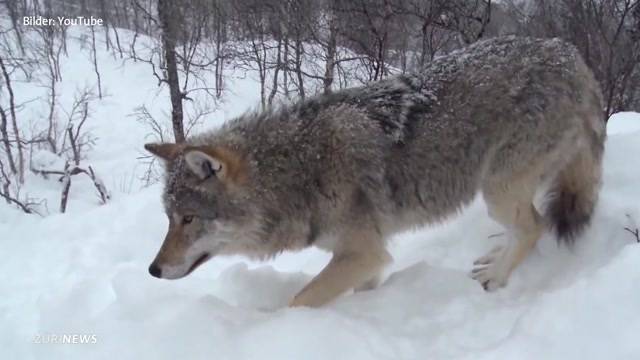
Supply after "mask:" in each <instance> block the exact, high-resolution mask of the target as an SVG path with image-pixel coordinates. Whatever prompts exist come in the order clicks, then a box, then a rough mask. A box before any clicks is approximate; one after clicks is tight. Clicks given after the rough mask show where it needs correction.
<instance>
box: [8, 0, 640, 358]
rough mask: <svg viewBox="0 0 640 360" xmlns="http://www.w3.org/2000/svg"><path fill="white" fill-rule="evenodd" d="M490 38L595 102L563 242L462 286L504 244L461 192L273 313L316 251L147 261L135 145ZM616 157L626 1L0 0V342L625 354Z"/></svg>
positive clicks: (621, 185) (625, 154) (172, 348)
mask: <svg viewBox="0 0 640 360" xmlns="http://www.w3.org/2000/svg"><path fill="white" fill-rule="evenodd" d="M34 16H35V17H37V16H42V17H47V18H49V17H54V18H55V17H57V16H64V17H66V18H76V17H77V16H83V17H85V18H86V19H89V18H91V17H92V18H93V19H100V20H102V24H101V25H95V26H84V25H77V26H60V25H57V24H56V25H54V26H38V25H25V23H24V18H25V17H34ZM508 34H515V35H526V36H535V37H561V38H563V39H565V40H567V41H569V42H571V43H573V44H575V45H576V46H577V48H578V49H579V50H580V52H581V53H582V55H583V57H584V58H585V60H586V62H587V64H588V65H589V66H590V67H591V69H592V70H593V71H594V73H595V75H596V78H597V79H598V81H599V82H600V84H601V86H602V89H603V92H604V95H605V100H606V106H605V108H603V109H602V111H603V119H608V120H607V121H608V123H607V134H608V139H607V143H606V147H605V155H604V162H603V163H604V176H603V188H602V191H601V193H600V198H599V202H598V206H597V207H596V211H595V214H594V218H593V221H592V225H591V226H590V228H589V229H588V230H587V231H586V232H585V234H584V236H582V237H581V238H580V239H578V241H577V242H576V244H575V246H574V247H573V248H567V247H563V246H558V245H557V243H556V241H555V239H554V238H553V237H552V236H549V235H545V236H544V237H543V238H542V239H540V241H538V245H537V247H536V249H535V251H534V252H533V253H532V254H531V255H530V256H529V257H528V258H527V259H526V260H525V261H524V263H523V264H522V265H521V266H520V267H519V268H518V269H517V270H516V271H515V272H514V273H513V275H512V277H511V279H510V282H509V285H508V286H507V287H505V288H504V289H501V290H499V291H497V292H495V293H486V292H484V290H483V289H482V288H481V286H480V285H479V284H478V283H477V282H475V281H474V280H472V279H470V278H469V276H468V272H469V271H470V270H471V265H472V263H473V260H474V259H476V258H477V257H478V256H480V255H482V254H485V253H486V252H487V251H488V250H489V249H491V248H493V247H494V246H495V245H497V244H500V243H501V242H503V241H504V240H505V237H504V236H503V235H504V234H502V233H501V232H502V229H501V228H500V226H499V225H497V224H496V223H494V222H493V221H491V220H490V218H489V217H488V216H487V214H486V207H485V204H484V203H483V200H482V198H481V197H479V198H478V199H476V200H475V201H474V202H473V203H472V204H471V205H470V206H469V207H468V208H467V209H466V210H465V211H464V212H463V213H462V214H460V216H456V217H453V218H451V219H449V220H447V221H446V222H444V223H442V224H438V225H434V226H432V227H427V228H425V229H419V230H417V231H415V232H408V233H404V234H399V235H398V236H396V237H394V239H392V241H391V243H390V252H391V254H392V256H393V258H394V263H393V264H392V265H391V266H390V267H389V269H388V270H387V272H386V273H385V279H384V281H383V282H382V284H381V286H380V287H379V288H377V289H375V290H372V291H364V292H359V293H354V294H346V295H345V296H343V297H341V298H339V299H337V300H336V301H335V302H334V303H332V304H329V305H327V306H325V307H323V308H320V309H304V308H296V309H288V308H286V304H287V303H288V301H289V300H290V299H291V297H292V296H293V295H294V294H295V293H297V292H298V291H299V290H300V289H301V288H302V287H303V286H304V285H305V284H306V283H307V282H309V280H310V279H311V278H312V277H313V276H314V275H315V274H317V273H318V272H319V270H320V269H321V268H322V267H323V266H324V265H325V264H326V263H327V261H328V259H329V255H328V254H326V253H324V252H322V251H319V250H316V249H307V250H304V251H302V252H300V253H296V254H289V253H285V254H282V255H280V256H278V257H277V258H276V259H273V260H270V261H267V262H262V263H257V262H252V261H249V260H247V259H244V258H240V257H228V258H215V259H212V260H211V261H209V262H207V264H205V265H203V266H202V267H200V268H198V269H197V271H195V272H194V273H193V274H191V275H189V276H188V277H187V278H185V279H181V280H179V281H164V280H158V279H155V278H152V277H151V276H150V275H149V274H148V272H147V268H148V266H149V263H150V262H151V260H152V259H153V257H154V256H155V254H156V252H157V250H158V248H159V246H160V243H161V241H162V239H163V237H164V235H165V232H166V228H167V219H166V215H165V214H164V210H163V206H162V201H161V192H162V182H161V181H160V180H161V178H162V171H163V169H162V166H161V164H158V162H157V161H155V160H154V159H153V157H151V156H149V154H148V153H147V152H145V151H144V149H143V144H144V143H146V142H155V141H182V140H184V138H185V137H188V136H189V135H191V134H195V133H198V132H200V131H203V130H205V129H209V128H215V127H216V126H220V125H221V124H222V123H223V122H224V121H227V120H229V119H232V118H234V117H236V116H238V115H240V114H242V113H244V112H245V111H248V110H251V109H261V108H267V107H269V106H274V105H277V104H281V103H285V104H286V103H290V102H293V101H296V100H298V99H302V98H307V97H310V96H313V95H315V94H319V93H326V92H331V91H336V90H338V89H341V88H345V87H351V86H357V85H361V84H364V83H367V82H370V81H376V80H379V79H383V78H385V77H388V76H392V75H394V74H399V73H405V72H419V71H420V69H421V68H422V67H423V66H424V65H425V64H427V63H429V62H430V61H432V60H433V59H434V58H436V57H438V56H441V55H443V54H447V53H449V52H451V51H454V50H455V49H459V48H461V47H464V46H466V45H468V44H470V43H473V42H475V41H479V40H482V39H485V38H490V37H494V36H502V35H508ZM505 76H509V74H505ZM487 101H488V102H491V101H492V99H487ZM638 158H640V5H639V1H638V0H501V1H495V0H494V1H491V0H193V1H188V0H175V1H172V0H0V358H3V359H5V358H6V359H40V358H46V359H86V358H91V359H113V358H118V359H136V360H139V359H145V358H153V359H175V358H186V359H201V358H202V359H205V358H207V359H208V358H212V357H215V358H216V359H233V360H236V359H256V358H258V359H323V360H324V359H349V360H356V359H425V358H427V359H474V360H477V359H524V360H526V359H562V360H567V359H580V360H582V359H630V360H631V359H634V360H635V359H638V358H640V342H639V341H638V334H639V333H640V305H639V304H640V295H639V294H640V266H638V264H640V235H639V230H638V229H639V228H640V187H639V186H638V184H639V183H640V182H639V179H640V167H638V165H637V159H638ZM73 335H76V336H77V337H76V338H75V339H76V340H73V341H76V342H69V341H66V342H65V341H63V340H62V339H63V336H67V337H68V336H73Z"/></svg>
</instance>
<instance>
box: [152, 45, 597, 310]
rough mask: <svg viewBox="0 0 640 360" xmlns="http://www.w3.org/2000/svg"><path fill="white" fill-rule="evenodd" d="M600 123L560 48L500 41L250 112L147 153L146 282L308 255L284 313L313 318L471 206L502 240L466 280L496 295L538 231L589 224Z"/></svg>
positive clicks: (565, 235)
mask: <svg viewBox="0 0 640 360" xmlns="http://www.w3.org/2000/svg"><path fill="white" fill-rule="evenodd" d="M602 109H603V106H602V95H601V92H600V89H599V85H598V83H597V82H596V81H595V80H594V77H593V75H592V73H591V72H590V70H589V69H588V68H587V66H586V65H585V63H584V62H583V60H582V59H581V57H580V56H579V54H578V52H577V50H576V49H575V48H574V47H573V46H572V45H570V44H567V43H564V42H563V41H561V40H558V39H554V40H540V39H529V38H518V37H506V38H496V39H490V40H486V41H481V42H478V43H476V44H474V45H471V46H470V47H468V48H466V49H462V50H460V51H457V52H454V53H452V54H450V55H447V56H443V57H440V58H437V59H436V60H435V61H433V62H432V63H431V64H430V65H428V66H427V67H426V68H425V69H424V71H422V72H421V73H419V74H415V75H402V76H396V77H392V78H389V79H386V80H382V81H379V82H373V83H370V84H367V85H365V86H362V87H357V88H351V89H346V90H341V91H336V92H334V93H331V94H326V95H319V96H316V97H313V98H309V99H306V100H303V101H299V102H297V103H295V104H291V105H281V106H277V107H274V108H271V109H268V110H266V111H253V112H248V113H246V114H244V115H242V116H240V117H238V118H236V119H234V120H232V121H229V122H227V123H226V124H224V125H223V126H221V127H220V128H218V129H215V130H212V131H209V132H205V133H202V134H199V135H196V136H193V137H191V138H189V139H188V140H187V141H186V142H185V143H182V144H171V143H164V144H147V145H145V147H146V149H147V150H148V151H150V152H151V153H153V154H155V155H156V156H158V157H160V158H161V159H163V160H164V163H165V164H166V184H165V191H164V205H165V209H166V213H167V216H168V218H169V230H168V232H167V235H166V239H165V240H164V243H163V245H162V247H161V248H160V251H159V253H158V255H157V257H156V258H155V260H154V261H153V263H152V264H151V266H150V268H149V271H150V273H151V274H152V275H154V276H156V277H161V278H166V279H176V278H181V277H184V276H186V275H187V274H189V273H190V272H192V271H193V270H194V269H195V268H196V267H197V266H199V265H200V264H202V263H203V262H205V261H207V260H208V259H210V258H212V257H215V256H219V255H224V254H243V255H247V256H250V257H252V258H258V259H264V258H269V257H272V256H275V255H276V254H278V253H280V252H282V251H285V250H298V249H302V248H305V247H308V246H312V245H313V246H317V247H319V248H322V249H326V250H328V251H330V252H332V253H333V257H332V259H331V260H330V261H329V263H328V264H327V266H326V267H325V268H324V269H323V270H322V271H321V272H320V273H319V274H318V275H317V276H316V277H315V278H314V279H313V280H312V281H311V282H310V283H309V284H308V285H307V286H306V287H304V289H302V290H301V291H300V292H299V293H298V294H297V295H296V296H295V297H294V298H293V299H292V300H291V302H290V305H291V306H320V305H322V304H325V303H327V302H329V301H331V300H332V299H334V298H336V297H337V296H338V295H340V294H342V293H344V292H346V291H348V290H350V289H355V290H361V289H370V288H372V287H374V286H376V283H377V282H378V279H379V275H380V272H381V271H382V270H383V268H384V266H385V264H387V263H389V262H390V261H391V256H390V255H389V253H388V252H387V250H386V249H385V244H386V241H387V239H389V237H390V236H392V235H393V234H395V233H397V232H400V231H404V230H407V229H411V228H415V227H419V226H423V225H427V224H432V223H436V222H438V221H440V220H442V219H444V218H446V217H447V216H450V215H452V214H455V213H456V212H457V211H459V210H461V209H462V208H464V206H465V205H466V204H468V203H469V202H471V201H472V200H473V199H474V197H475V196H476V194H477V193H482V196H483V197H484V200H485V201H486V204H487V207H488V210H489V211H488V212H489V215H490V216H491V217H492V218H493V219H495V220H496V221H497V222H498V223H500V224H502V226H504V228H505V229H506V232H507V234H508V237H509V242H508V244H507V245H505V246H502V247H497V248H495V249H494V250H492V251H491V252H489V253H488V254H487V255H485V256H482V257H480V258H479V259H478V260H477V261H476V262H475V264H474V266H475V267H474V268H473V270H472V272H471V276H472V277H473V278H474V279H476V280H478V281H479V282H480V284H481V285H482V286H483V287H484V288H485V289H486V290H495V289H497V288H499V287H501V286H504V285H505V284H506V283H507V280H508V278H509V274H510V273H511V272H512V271H513V269H514V268H515V267H516V266H518V264H520V263H521V262H522V260H523V259H524V258H525V257H526V256H527V254H528V253H529V252H530V250H531V249H532V248H533V247H534V245H535V244H536V241H537V240H538V238H540V236H541V235H542V234H543V232H544V231H546V230H547V229H549V230H551V231H554V232H555V233H556V234H557V236H558V237H559V239H564V240H566V241H568V242H571V241H573V240H572V239H575V238H576V237H577V236H578V235H579V234H580V231H581V230H582V229H583V228H584V227H585V226H586V225H587V224H588V223H589V220H590V218H591V215H592V212H593V209H594V206H595V203H596V200H597V194H598V189H599V186H600V182H601V180H600V179H601V160H602V153H603V146H604V145H603V144H604V139H605V131H604V130H605V125H604V121H603V118H602V116H603V113H602ZM538 191H545V192H546V198H547V202H546V206H540V207H541V208H542V209H538V208H536V206H534V204H533V199H534V195H536V193H537V192H538Z"/></svg>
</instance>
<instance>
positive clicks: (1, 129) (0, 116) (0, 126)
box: [0, 105, 18, 174]
mask: <svg viewBox="0 0 640 360" xmlns="http://www.w3.org/2000/svg"><path fill="white" fill-rule="evenodd" d="M7 122H8V120H7V113H6V112H5V111H4V109H3V108H2V106H1V105H0V135H1V136H2V144H3V145H4V152H5V154H7V158H8V160H9V169H10V170H11V172H12V173H14V174H17V173H18V169H17V168H16V163H15V161H14V160H13V152H12V151H11V144H10V143H9V134H8V133H7Z"/></svg>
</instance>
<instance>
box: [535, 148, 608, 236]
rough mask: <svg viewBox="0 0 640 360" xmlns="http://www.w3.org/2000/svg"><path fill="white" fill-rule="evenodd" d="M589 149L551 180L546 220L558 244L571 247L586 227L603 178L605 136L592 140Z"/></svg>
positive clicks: (576, 156) (577, 155) (578, 155)
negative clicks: (560, 242)
mask: <svg viewBox="0 0 640 360" xmlns="http://www.w3.org/2000/svg"><path fill="white" fill-rule="evenodd" d="M591 140H592V142H593V143H592V144H590V145H591V146H590V148H586V149H584V150H582V151H581V152H579V153H577V154H576V155H575V156H574V157H573V158H572V159H571V161H569V163H568V164H567V165H566V167H565V168H564V169H562V170H561V171H560V173H559V174H558V175H557V177H556V178H555V179H554V181H553V183H552V185H551V188H550V190H549V193H548V198H547V207H546V211H545V217H546V219H547V222H548V224H550V226H551V228H552V230H553V231H554V232H555V233H556V235H557V237H558V241H562V242H565V243H567V244H572V243H573V242H574V241H575V239H576V237H577V236H578V235H579V234H580V233H581V232H582V231H583V230H584V228H585V227H586V226H587V225H589V222H590V221H591V217H592V214H593V209H594V207H595V205H596V202H597V200H598V192H599V190H600V184H601V178H602V153H603V150H604V136H602V137H598V136H593V137H592V138H591Z"/></svg>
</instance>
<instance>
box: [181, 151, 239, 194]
mask: <svg viewBox="0 0 640 360" xmlns="http://www.w3.org/2000/svg"><path fill="white" fill-rule="evenodd" d="M184 159H185V162H186V163H187V166H189V169H191V171H193V173H194V174H196V175H197V176H198V177H199V178H200V179H206V178H208V177H211V176H215V177H216V178H218V179H220V180H221V181H222V182H224V183H225V184H227V185H229V186H236V185H242V184H244V183H245V182H246V181H247V174H248V172H247V167H248V165H247V161H246V158H245V157H244V156H242V154H240V153H239V152H238V151H236V150H232V149H229V148H226V147H221V146H197V147H192V148H187V149H186V151H185V154H184Z"/></svg>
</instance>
